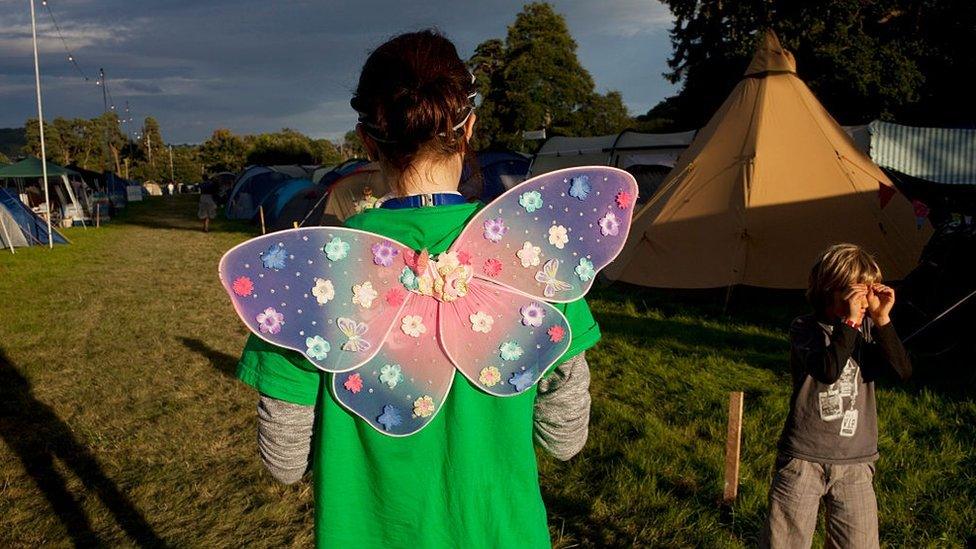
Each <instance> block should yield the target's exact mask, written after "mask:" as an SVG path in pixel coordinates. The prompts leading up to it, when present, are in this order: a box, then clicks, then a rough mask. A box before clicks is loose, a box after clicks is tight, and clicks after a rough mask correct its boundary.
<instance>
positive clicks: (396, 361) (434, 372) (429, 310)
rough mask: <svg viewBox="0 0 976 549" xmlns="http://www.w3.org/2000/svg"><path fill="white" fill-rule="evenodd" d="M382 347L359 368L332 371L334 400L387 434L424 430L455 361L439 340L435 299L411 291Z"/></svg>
mask: <svg viewBox="0 0 976 549" xmlns="http://www.w3.org/2000/svg"><path fill="white" fill-rule="evenodd" d="M407 300H408V302H407V304H406V305H405V307H404V308H403V310H402V311H401V313H400V314H399V316H398V317H397V319H396V322H395V323H394V325H393V329H392V330H390V333H389V335H388V336H387V337H386V340H385V342H384V344H383V346H382V349H380V351H379V352H378V353H376V355H375V356H373V357H372V358H371V359H370V360H369V361H367V362H366V363H365V364H363V365H362V366H361V367H360V368H357V369H356V370H354V371H352V372H344V373H339V374H336V375H334V376H332V390H333V393H334V394H335V396H336V399H337V400H338V401H339V402H340V403H341V404H342V405H343V406H344V407H346V408H347V409H348V410H350V411H351V412H352V413H354V414H356V415H357V416H359V417H360V418H362V419H363V420H365V421H366V422H367V423H369V425H370V426H371V427H373V428H374V429H376V430H377V431H380V432H381V433H383V434H386V435H391V436H407V435H411V434H413V433H416V432H417V431H419V430H421V429H423V428H424V427H425V426H426V425H427V424H429V423H430V421H431V420H433V419H434V417H435V416H436V415H437V414H438V413H439V412H440V410H441V407H442V406H443V404H444V400H445V399H446V398H447V394H448V392H449V391H450V389H451V384H452V382H453V380H454V365H453V364H451V362H450V361H449V360H448V359H447V356H446V355H445V354H444V351H443V350H442V348H441V346H440V344H439V343H438V340H437V321H438V319H437V317H438V304H437V301H435V300H434V299H432V298H430V297H425V296H420V295H415V294H411V295H410V296H409V297H408V298H407Z"/></svg>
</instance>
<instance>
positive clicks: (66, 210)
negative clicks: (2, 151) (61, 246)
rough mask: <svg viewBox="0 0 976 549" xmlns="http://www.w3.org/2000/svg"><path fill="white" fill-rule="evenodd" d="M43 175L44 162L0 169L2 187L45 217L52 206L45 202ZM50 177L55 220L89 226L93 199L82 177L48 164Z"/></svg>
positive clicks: (23, 162) (32, 160)
mask: <svg viewBox="0 0 976 549" xmlns="http://www.w3.org/2000/svg"><path fill="white" fill-rule="evenodd" d="M43 173H44V172H43V167H42V165H41V161H40V160H39V159H37V158H34V157H27V158H25V159H24V160H21V161H20V162H17V163H15V164H11V165H9V166H4V167H2V168H0V186H3V187H7V188H8V189H13V191H14V193H13V194H14V195H15V196H19V197H26V198H27V202H28V205H29V206H30V207H31V208H33V209H34V211H36V212H37V213H40V214H44V213H45V212H46V211H47V209H48V207H49V206H48V204H47V203H46V202H45V200H44V191H43V189H44V184H43V181H42V179H43ZM47 176H48V194H49V195H50V202H51V204H50V210H51V213H52V216H53V219H54V220H55V221H59V222H61V224H63V225H68V226H70V225H72V224H75V223H85V222H87V221H88V220H89V219H90V217H91V216H90V213H91V196H90V194H89V192H88V189H87V186H86V185H85V182H84V180H83V179H82V178H81V174H80V173H78V172H76V171H75V170H72V169H69V168H65V167H62V166H58V165H57V164H54V163H53V162H48V163H47Z"/></svg>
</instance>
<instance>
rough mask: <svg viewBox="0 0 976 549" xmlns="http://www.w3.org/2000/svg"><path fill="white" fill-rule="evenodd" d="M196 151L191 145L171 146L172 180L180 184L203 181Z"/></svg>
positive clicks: (201, 167)
mask: <svg viewBox="0 0 976 549" xmlns="http://www.w3.org/2000/svg"><path fill="white" fill-rule="evenodd" d="M196 149H197V148H196V147H194V146H192V145H175V146H173V179H175V180H176V181H178V182H180V183H195V182H197V181H200V180H202V179H203V164H202V163H201V162H200V160H199V159H198V158H197V151H196ZM167 160H168V159H167Z"/></svg>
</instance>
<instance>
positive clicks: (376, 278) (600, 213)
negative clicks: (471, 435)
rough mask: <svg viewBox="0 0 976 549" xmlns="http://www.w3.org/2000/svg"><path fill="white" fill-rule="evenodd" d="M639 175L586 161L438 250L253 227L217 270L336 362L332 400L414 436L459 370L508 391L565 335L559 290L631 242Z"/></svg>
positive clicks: (249, 301)
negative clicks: (252, 234)
mask: <svg viewBox="0 0 976 549" xmlns="http://www.w3.org/2000/svg"><path fill="white" fill-rule="evenodd" d="M636 198H637V183H636V181H635V180H634V178H633V177H632V176H631V175H630V174H628V173H627V172H625V171H623V170H619V169H616V168H609V167H579V168H568V169H564V170H559V171H555V172H550V173H547V174H543V175H540V176H537V177H534V178H532V179H530V180H528V181H526V182H524V183H521V184H519V185H517V186H515V187H513V188H512V189H510V190H509V191H507V192H506V193H504V194H503V195H501V196H500V197H498V198H497V199H495V200H494V201H493V202H491V203H490V204H488V205H487V206H485V207H484V208H482V209H481V210H479V211H478V213H477V214H476V215H475V216H474V217H472V218H471V220H470V221H468V223H467V224H466V226H465V227H464V229H463V230H462V232H461V234H460V236H458V238H457V239H456V240H455V241H454V243H453V244H452V245H451V246H450V248H448V250H447V251H445V252H443V253H441V254H438V255H436V256H435V255H432V254H430V253H429V252H428V251H427V250H412V249H410V248H409V247H407V246H404V245H403V244H401V243H399V242H397V241H395V240H393V239H390V238H387V237H385V236H382V235H379V234H374V233H370V232H366V231H360V230H356V229H347V228H342V227H304V228H297V229H291V230H286V231H281V232H277V233H272V234H268V235H264V236H260V237H257V238H254V239H251V240H248V241H246V242H244V243H242V244H240V245H238V246H236V247H234V248H233V249H231V250H230V251H228V252H227V253H226V254H225V255H224V257H223V258H222V259H221V261H220V270H219V273H220V279H221V283H222V284H223V286H224V288H225V289H226V290H227V293H228V294H229V295H230V297H231V300H232V301H233V304H234V308H235V309H236V311H237V313H238V315H239V316H240V318H241V320H243V321H244V323H245V324H246V325H247V327H248V328H249V329H250V330H251V331H252V332H253V333H254V334H256V335H257V336H258V337H260V338H262V339H264V340H266V341H268V342H270V343H272V344H274V345H277V346H280V347H283V348H287V349H292V350H295V351H298V352H300V353H302V354H303V355H304V356H305V357H306V358H307V359H308V360H309V361H310V362H311V363H312V364H314V365H315V366H317V367H318V368H320V369H322V370H324V371H327V372H332V373H333V374H334V375H333V376H332V390H333V393H334V394H335V396H336V399H337V400H338V401H339V402H340V403H341V404H342V405H343V406H344V407H346V408H347V409H348V410H350V411H351V412H352V413H354V414H356V415H357V416H359V417H360V418H362V419H363V420H364V421H366V422H367V423H369V425H371V426H372V427H373V428H375V429H377V430H378V431H380V432H381V433H384V434H387V435H391V436H407V435H411V434H413V433H416V432H418V431H420V430H421V429H423V428H424V427H425V426H426V425H428V424H429V423H430V422H431V421H432V420H433V419H434V417H436V415H437V414H438V412H439V411H440V410H441V408H442V407H443V406H444V401H445V399H446V398H447V396H448V394H449V392H450V389H451V384H452V383H453V382H454V378H455V375H454V372H455V370H457V371H459V372H460V373H461V374H463V375H464V377H465V378H467V380H468V381H469V382H470V383H472V384H473V385H474V386H476V387H478V388H479V389H481V390H482V391H484V392H486V393H488V394H491V395H494V396H498V397H508V396H514V395H518V394H521V393H523V392H524V391H526V390H527V389H529V388H531V387H532V386H533V385H534V384H535V383H537V382H538V381H539V379H540V378H541V377H542V375H543V374H544V373H545V372H546V370H547V369H548V368H549V367H550V366H552V365H553V364H554V363H555V362H556V361H557V360H558V359H559V358H560V357H561V356H562V355H563V353H564V352H565V351H566V349H567V348H568V347H569V343H570V339H571V332H570V326H569V323H568V322H567V320H566V318H565V317H564V316H563V314H562V313H561V312H560V311H559V309H557V308H556V307H554V306H553V305H552V303H567V302H571V301H574V300H577V299H579V298H581V297H583V295H585V294H586V292H587V291H588V290H589V289H590V286H591V285H592V284H593V281H594V278H595V277H596V274H597V272H598V271H599V270H600V269H602V268H603V267H605V266H606V265H607V264H609V263H610V261H612V260H613V259H614V258H615V257H616V256H617V254H619V253H620V250H621V249H622V248H623V246H624V242H625V241H626V238H627V234H628V232H629V230H630V224H631V219H632V216H633V208H634V203H635V200H636Z"/></svg>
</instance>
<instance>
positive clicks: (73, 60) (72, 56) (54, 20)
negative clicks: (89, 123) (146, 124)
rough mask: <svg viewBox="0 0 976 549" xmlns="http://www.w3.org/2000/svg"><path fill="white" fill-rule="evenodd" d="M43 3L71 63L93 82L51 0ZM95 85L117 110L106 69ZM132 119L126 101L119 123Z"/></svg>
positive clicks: (80, 73)
mask: <svg viewBox="0 0 976 549" xmlns="http://www.w3.org/2000/svg"><path fill="white" fill-rule="evenodd" d="M41 5H42V6H44V8H45V10H46V11H47V14H48V17H50V19H51V24H52V25H54V30H55V31H56V33H57V35H58V39H59V40H60V41H61V46H62V47H63V48H64V53H65V55H66V56H67V58H68V62H69V63H71V65H72V66H73V67H74V68H75V70H76V71H77V72H78V74H79V75H80V76H81V77H82V78H83V79H84V80H85V82H91V80H92V79H91V78H90V77H89V76H88V73H87V72H85V70H84V69H83V68H82V67H81V65H80V64H79V63H78V58H77V57H76V56H75V54H74V50H73V49H72V48H71V47H70V46H69V45H68V41H67V40H66V39H65V38H64V32H63V31H62V29H61V24H60V23H58V20H57V18H56V17H55V16H54V11H52V10H51V5H50V2H49V1H48V0H41ZM95 85H96V86H99V87H101V88H102V90H103V92H104V93H105V96H106V97H107V99H108V101H107V104H106V108H107V109H108V111H111V112H116V108H115V98H114V97H112V90H111V89H109V86H108V79H107V78H105V71H104V69H99V71H98V78H96V79H95ZM132 120H133V119H132V117H131V112H130V110H129V102H128V101H126V102H125V118H120V119H119V125H120V126H121V125H123V124H127V123H129V122H132Z"/></svg>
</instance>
